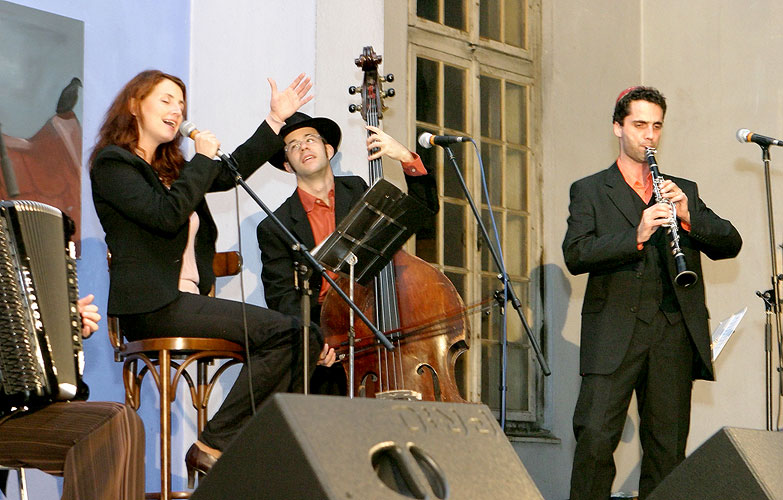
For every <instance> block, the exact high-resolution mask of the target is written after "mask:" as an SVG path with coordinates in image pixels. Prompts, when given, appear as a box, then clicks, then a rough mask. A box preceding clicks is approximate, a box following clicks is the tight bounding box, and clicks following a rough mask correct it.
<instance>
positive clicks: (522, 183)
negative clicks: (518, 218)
mask: <svg viewBox="0 0 783 500" xmlns="http://www.w3.org/2000/svg"><path fill="white" fill-rule="evenodd" d="M505 173H506V182H505V187H506V197H505V198H504V200H503V201H504V204H505V206H506V207H508V208H510V209H512V210H527V153H526V152H525V151H520V150H518V149H512V148H506V169H505ZM490 196H491V197H492V199H493V201H494V198H495V197H494V195H493V194H491V193H490Z"/></svg>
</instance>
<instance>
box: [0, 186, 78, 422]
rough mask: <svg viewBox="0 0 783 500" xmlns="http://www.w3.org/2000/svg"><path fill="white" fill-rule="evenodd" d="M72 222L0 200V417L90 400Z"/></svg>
mask: <svg viewBox="0 0 783 500" xmlns="http://www.w3.org/2000/svg"><path fill="white" fill-rule="evenodd" d="M72 235H73V221H71V219H70V218H69V217H68V216H66V215H63V213H62V212H60V210H58V209H56V208H54V207H51V206H49V205H44V204H43V203H38V202H34V201H0V417H3V416H6V415H11V414H13V413H16V412H19V411H28V410H35V409H37V408H40V407H42V406H45V405H47V404H49V403H51V402H53V401H64V400H70V399H80V398H82V399H83V398H86V395H87V392H88V390H87V386H86V385H85V383H84V382H83V380H82V375H83V373H84V354H83V351H82V338H81V318H80V316H79V311H78V303H77V301H78V299H79V289H78V281H77V278H76V261H75V260H74V256H73V243H71V241H70V238H71V236H72Z"/></svg>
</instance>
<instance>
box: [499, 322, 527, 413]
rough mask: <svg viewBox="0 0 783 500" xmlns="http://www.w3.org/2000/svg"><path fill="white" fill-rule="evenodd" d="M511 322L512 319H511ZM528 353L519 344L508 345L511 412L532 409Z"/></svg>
mask: <svg viewBox="0 0 783 500" xmlns="http://www.w3.org/2000/svg"><path fill="white" fill-rule="evenodd" d="M515 319H516V318H515ZM516 320H517V321H519V320H518V319H516ZM510 321H511V318H509V322H510ZM528 351H529V350H528V349H527V348H526V347H524V346H521V345H518V344H509V345H508V372H507V375H506V383H507V384H508V396H507V397H506V402H507V404H508V410H509V411H528V410H529V409H530V405H529V404H528V380H527V379H528V371H527V370H528V368H527V367H528V359H530V357H529V355H528ZM498 372H500V370H498Z"/></svg>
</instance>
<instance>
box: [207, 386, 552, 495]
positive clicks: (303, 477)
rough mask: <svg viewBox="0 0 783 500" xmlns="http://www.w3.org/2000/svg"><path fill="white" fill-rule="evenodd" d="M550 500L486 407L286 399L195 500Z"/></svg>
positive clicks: (261, 415) (276, 402)
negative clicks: (545, 497)
mask: <svg viewBox="0 0 783 500" xmlns="http://www.w3.org/2000/svg"><path fill="white" fill-rule="evenodd" d="M225 498H236V499H240V498H241V499H266V498H269V499H305V498H306V499H308V500H309V499H322V498H323V499H342V500H384V499H397V500H399V499H405V498H418V499H431V500H435V499H454V500H456V499H482V498H492V499H505V498H514V499H541V500H543V497H542V496H541V494H540V493H539V491H538V489H537V488H536V486H535V484H534V483H533V480H532V479H531V478H530V475H529V474H528V473H527V471H526V470H525V468H524V466H523V465H522V462H521V461H520V459H519V456H517V454H516V452H514V449H513V448H512V447H511V443H509V441H508V439H507V438H506V436H505V434H504V433H503V431H502V430H501V429H500V426H499V425H498V423H497V422H496V421H495V418H494V417H493V416H492V413H491V412H490V411H489V408H487V407H486V406H485V405H474V404H459V403H433V402H424V401H399V400H378V399H365V398H355V399H348V398H344V397H337V396H314V395H310V396H304V395H301V394H276V395H274V396H273V397H271V398H270V399H269V400H268V401H267V402H266V403H264V405H263V406H262V407H261V408H260V409H259V411H258V413H257V415H256V416H255V417H254V418H253V419H252V420H251V421H250V422H249V423H248V425H246V426H245V428H244V429H243V430H242V432H241V433H240V434H239V435H238V436H237V438H236V439H235V440H234V441H233V442H232V443H231V445H230V446H229V447H228V449H227V450H226V451H225V453H223V456H222V457H221V458H220V460H218V461H217V463H216V464H215V466H214V467H213V468H212V471H211V472H210V473H209V475H207V476H206V478H204V480H203V481H202V482H201V483H200V484H199V486H198V489H196V491H195V492H194V493H193V496H192V500H217V499H221V500H222V499H225Z"/></svg>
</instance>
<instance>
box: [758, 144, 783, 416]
mask: <svg viewBox="0 0 783 500" xmlns="http://www.w3.org/2000/svg"><path fill="white" fill-rule="evenodd" d="M759 146H760V147H761V158H762V161H763V162H764V185H765V188H766V194H767V225H768V228H769V254H770V262H771V264H772V277H771V282H772V290H769V291H768V292H766V293H764V294H758V293H757V294H758V295H759V296H760V297H762V299H763V300H764V302H765V310H766V317H767V321H766V326H765V334H766V335H765V337H766V338H765V340H764V349H765V351H766V356H765V357H766V377H765V379H766V414H767V430H768V431H771V430H774V427H775V425H774V419H773V413H774V410H773V406H774V404H773V397H772V387H773V384H772V382H773V371H772V341H771V338H769V337H770V336H771V331H770V328H769V323H770V319H771V318H770V314H774V316H775V335H776V337H777V346H778V368H777V371H778V377H779V378H781V377H783V371H781V366H780V363H781V333H782V332H783V321H781V314H780V297H781V295H780V280H781V275H780V274H778V258H777V245H776V244H775V219H774V216H773V211H772V180H771V175H770V156H769V146H768V145H762V144H759ZM765 295H766V296H767V297H769V298H770V299H771V300H769V301H768V300H767V298H765V297H764V296H765ZM781 381H782V380H779V381H778V383H780V382H781ZM778 387H779V389H778V391H779V393H780V391H783V387H781V386H780V385H778ZM779 395H780V394H779ZM778 424H779V422H778Z"/></svg>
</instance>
